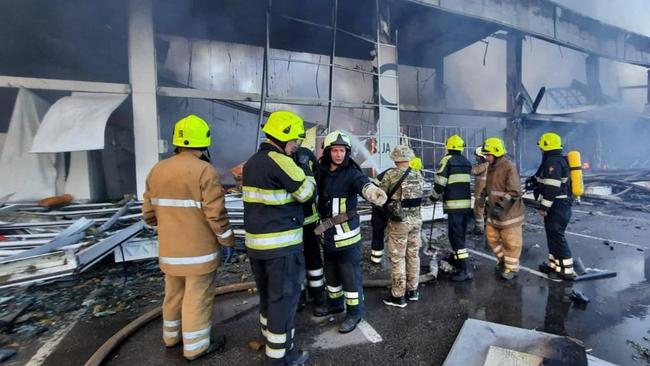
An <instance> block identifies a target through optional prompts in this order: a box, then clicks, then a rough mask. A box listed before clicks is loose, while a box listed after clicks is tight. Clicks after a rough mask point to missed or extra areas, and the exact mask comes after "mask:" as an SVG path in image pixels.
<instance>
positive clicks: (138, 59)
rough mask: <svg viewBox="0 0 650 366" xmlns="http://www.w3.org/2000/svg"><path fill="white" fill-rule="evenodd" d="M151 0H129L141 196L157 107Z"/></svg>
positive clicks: (155, 135)
mask: <svg viewBox="0 0 650 366" xmlns="http://www.w3.org/2000/svg"><path fill="white" fill-rule="evenodd" d="M152 18H153V11H152V0H130V2H129V79H130V82H131V99H132V104H133V137H134V140H135V174H136V184H137V195H138V198H139V199H141V198H142V194H143V193H144V189H145V180H146V178H147V174H148V173H149V170H150V169H151V167H153V165H154V164H155V163H156V162H158V158H159V155H158V141H159V138H160V137H159V136H160V133H159V126H158V107H157V103H156V85H157V80H158V79H157V75H156V60H155V50H154V31H153V19H152Z"/></svg>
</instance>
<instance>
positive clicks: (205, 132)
mask: <svg viewBox="0 0 650 366" xmlns="http://www.w3.org/2000/svg"><path fill="white" fill-rule="evenodd" d="M210 143H211V138H210V126H209V125H208V123H207V122H205V121H204V120H203V119H202V118H201V117H199V116H197V115H194V114H190V115H189V116H187V117H185V118H183V119H181V120H179V121H178V122H176V125H174V137H173V139H172V145H174V146H178V147H191V148H202V147H208V146H210Z"/></svg>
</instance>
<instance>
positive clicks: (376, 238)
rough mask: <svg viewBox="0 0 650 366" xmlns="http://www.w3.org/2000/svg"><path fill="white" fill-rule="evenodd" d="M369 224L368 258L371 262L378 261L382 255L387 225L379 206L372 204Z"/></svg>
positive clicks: (384, 215) (386, 219)
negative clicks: (369, 246)
mask: <svg viewBox="0 0 650 366" xmlns="http://www.w3.org/2000/svg"><path fill="white" fill-rule="evenodd" d="M370 225H371V226H372V242H371V243H370V245H371V248H370V249H371V252H370V260H371V261H372V262H373V263H380V262H381V257H382V256H383V255H384V235H385V232H386V226H387V225H388V218H387V217H386V214H385V213H384V212H383V211H382V210H381V209H380V208H378V207H375V206H372V215H371V216H370Z"/></svg>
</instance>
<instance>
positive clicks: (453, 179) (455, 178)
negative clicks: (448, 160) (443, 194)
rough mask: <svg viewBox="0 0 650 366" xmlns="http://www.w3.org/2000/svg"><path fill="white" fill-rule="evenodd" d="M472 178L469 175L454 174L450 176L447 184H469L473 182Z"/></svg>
mask: <svg viewBox="0 0 650 366" xmlns="http://www.w3.org/2000/svg"><path fill="white" fill-rule="evenodd" d="M471 180H472V177H471V175H469V174H461V173H458V174H452V175H450V176H449V178H448V180H447V184H454V183H469V182H471Z"/></svg>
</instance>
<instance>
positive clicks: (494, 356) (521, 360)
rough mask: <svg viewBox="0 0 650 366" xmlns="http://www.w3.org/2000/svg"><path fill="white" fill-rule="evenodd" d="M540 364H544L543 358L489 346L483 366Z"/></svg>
mask: <svg viewBox="0 0 650 366" xmlns="http://www.w3.org/2000/svg"><path fill="white" fill-rule="evenodd" d="M542 362H544V357H539V356H535V355H531V354H528V353H523V352H517V351H513V350H511V349H506V348H501V347H496V346H490V350H489V351H488V354H487V357H486V358H485V363H484V364H483V366H503V365H508V366H539V365H541V364H542Z"/></svg>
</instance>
